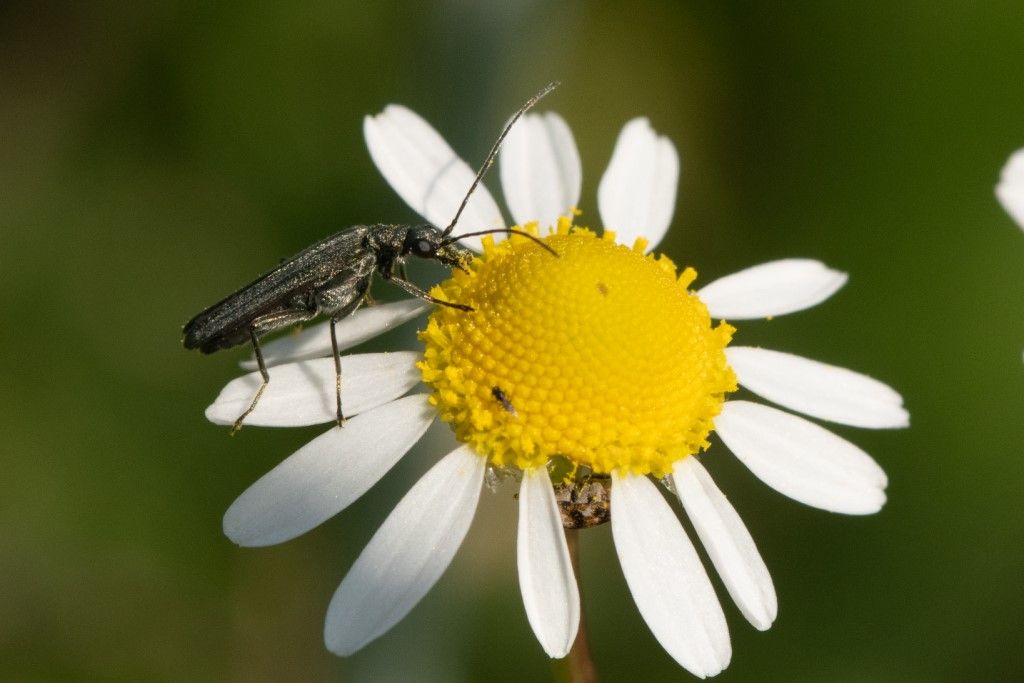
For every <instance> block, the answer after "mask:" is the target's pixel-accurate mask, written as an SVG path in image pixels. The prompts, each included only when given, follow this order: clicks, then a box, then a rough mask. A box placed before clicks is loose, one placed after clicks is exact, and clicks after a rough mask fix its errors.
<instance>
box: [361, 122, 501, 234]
mask: <svg viewBox="0 0 1024 683" xmlns="http://www.w3.org/2000/svg"><path fill="white" fill-rule="evenodd" d="M363 135H364V136H365V138H366V146H367V148H368V149H369V150H370V156H371V157H373V163H375V164H376V165H377V168H378V170H380V172H381V174H382V175H383V176H384V178H385V180H387V181H388V183H389V184H390V185H391V187H393V188H394V190H395V192H397V193H398V195H399V196H400V197H401V198H402V199H404V200H405V203H406V204H408V205H409V206H410V207H412V209H413V210H415V211H416V212H417V213H419V214H420V215H421V216H423V217H424V218H426V219H427V221H428V222H430V223H431V224H433V225H436V226H438V227H439V228H445V227H447V226H448V224H449V223H450V222H451V220H452V219H453V218H455V212H456V211H457V210H458V208H459V204H461V203H462V200H463V198H464V197H465V196H466V193H467V192H468V191H469V187H470V185H472V184H473V178H474V177H476V171H474V170H473V169H472V168H470V167H469V165H468V164H466V162H465V161H463V160H462V159H460V158H459V157H458V155H456V154H455V152H454V151H453V150H452V148H451V147H449V146H448V143H447V142H445V141H444V138H442V137H441V136H440V135H439V134H438V133H437V131H435V130H434V129H433V128H432V127H431V126H430V124H429V123H427V122H426V121H424V120H423V119H422V118H421V117H420V116H419V114H417V113H416V112H414V111H412V110H411V109H407V108H406V107H403V106H401V105H398V104H389V105H388V106H387V107H385V108H384V111H383V112H381V113H380V114H377V115H376V116H367V117H366V118H365V119H363ZM504 227H505V221H504V220H503V219H502V217H501V211H500V210H499V209H498V205H497V204H496V203H495V202H494V198H493V197H491V193H490V192H488V191H487V188H486V187H484V186H483V184H481V185H479V186H478V187H477V188H476V191H475V192H474V193H473V196H472V197H470V199H469V203H468V204H467V205H466V209H465V211H463V212H462V216H460V217H459V222H458V224H457V225H456V226H455V234H458V233H460V232H469V231H471V230H473V231H475V230H487V229H490V228H504ZM464 244H465V245H466V246H467V247H473V248H475V249H477V250H480V240H479V238H469V239H467V240H466V241H465V242H464Z"/></svg>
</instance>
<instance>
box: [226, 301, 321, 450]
mask: <svg viewBox="0 0 1024 683" xmlns="http://www.w3.org/2000/svg"><path fill="white" fill-rule="evenodd" d="M314 317H316V309H315V308H313V309H309V310H307V309H301V310H285V311H279V312H277V313H271V314H269V315H266V316H263V317H262V318H257V319H256V320H255V321H254V322H253V323H252V325H250V326H249V339H250V340H251V341H252V351H253V354H255V356H256V365H257V366H258V367H259V369H260V377H262V378H263V383H262V384H260V388H259V389H257V390H256V395H255V396H253V398H252V403H250V404H249V407H248V408H246V409H245V412H244V413H242V414H241V415H239V416H238V419H237V420H235V424H234V425H232V427H231V434H232V435H234V434H235V432H237V431H238V430H239V429H241V428H242V423H243V422H244V421H245V418H247V417H249V415H250V414H251V413H252V411H254V410H256V404H257V403H259V402H260V398H261V397H262V396H263V392H264V391H266V390H267V385H268V384H270V373H269V372H268V371H267V364H266V362H265V361H264V360H263V350H262V349H261V348H260V336H261V335H263V334H266V333H267V332H272V331H274V330H279V329H281V328H282V327H287V326H289V325H295V324H297V323H301V322H306V321H307V320H311V319H313V318H314Z"/></svg>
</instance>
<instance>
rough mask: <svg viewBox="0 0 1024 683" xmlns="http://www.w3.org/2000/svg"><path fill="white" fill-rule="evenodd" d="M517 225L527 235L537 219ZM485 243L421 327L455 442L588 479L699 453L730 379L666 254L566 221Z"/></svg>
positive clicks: (685, 281) (645, 470)
mask: <svg viewBox="0 0 1024 683" xmlns="http://www.w3.org/2000/svg"><path fill="white" fill-rule="evenodd" d="M524 229H525V230H528V231H530V232H531V233H532V234H535V235H536V234H537V228H536V225H534V224H530V225H527V226H526V227H525V228H524ZM544 241H545V243H546V244H547V245H548V246H550V247H551V248H552V249H553V250H554V251H555V252H556V253H557V257H556V256H554V255H552V254H551V253H550V252H549V251H546V250H544V249H542V248H540V246H539V245H537V244H536V243H534V242H533V241H531V240H529V239H526V238H524V237H519V236H513V237H512V238H511V239H509V240H506V241H504V242H501V243H499V244H495V243H494V241H493V240H490V239H488V240H485V242H484V253H483V254H482V255H481V256H479V257H477V258H476V259H475V260H474V261H473V262H472V263H471V264H470V265H469V266H468V268H467V270H466V272H461V271H455V273H454V274H453V276H452V278H451V279H449V280H448V281H446V282H444V283H442V284H441V285H438V286H437V287H435V288H434V290H433V292H432V294H433V295H434V296H437V297H438V298H441V299H443V300H446V301H452V302H457V303H460V304H467V305H469V306H472V308H473V310H472V311H469V312H467V311H461V310H458V309H455V308H451V307H447V306H439V307H437V308H436V309H435V311H434V312H433V314H432V315H431V316H430V319H429V321H428V323H427V328H426V329H425V330H424V331H422V332H421V333H420V338H421V339H422V341H423V342H424V343H425V346H426V349H425V351H424V357H423V360H422V361H421V362H420V363H419V368H420V370H421V372H422V376H423V380H424V382H426V383H427V384H428V385H429V386H430V387H431V388H432V389H433V393H432V395H431V397H430V401H431V403H432V404H433V405H434V406H435V407H436V408H437V410H438V413H439V414H440V416H441V418H442V419H443V420H445V421H446V422H448V423H450V424H451V425H452V427H453V429H454V431H455V435H456V437H457V438H458V439H459V440H460V441H463V442H465V443H468V444H470V445H472V446H473V447H474V448H475V449H476V451H477V452H478V453H480V454H481V455H484V456H486V457H487V458H489V459H490V460H491V462H492V463H494V464H495V465H498V466H514V467H518V468H520V469H528V468H533V467H541V466H544V465H546V464H547V463H548V461H549V460H550V459H551V458H554V457H556V456H562V457H564V458H566V459H568V460H569V461H570V462H571V463H572V464H573V465H574V470H575V467H579V466H584V467H586V468H588V469H589V470H591V471H593V472H595V473H597V474H610V473H611V472H613V471H615V472H622V473H626V472H628V473H633V474H654V475H656V476H662V475H665V474H667V473H669V472H670V471H671V469H672V463H674V462H675V461H677V460H679V459H681V458H684V457H686V456H688V455H691V454H693V453H696V452H698V451H700V450H702V449H704V448H707V446H708V441H707V437H708V434H709V433H710V431H711V430H712V428H713V419H714V417H715V416H716V415H717V414H718V413H719V411H720V410H721V406H722V402H723V400H724V397H725V394H726V393H727V392H731V391H735V390H736V378H735V375H734V374H733V372H732V370H731V369H730V368H729V366H728V364H727V363H726V358H725V352H724V351H725V346H726V345H727V344H728V343H729V341H730V339H731V337H732V333H733V332H734V329H733V328H732V327H731V326H729V325H728V324H726V323H720V324H719V325H717V326H712V323H711V318H710V316H709V314H708V311H707V308H706V307H705V306H704V304H703V303H702V302H701V300H700V299H699V298H698V297H697V295H696V294H695V293H694V292H692V291H690V290H689V289H688V286H689V285H690V284H691V283H692V282H693V280H694V279H695V278H696V276H697V273H696V272H695V271H694V270H693V269H692V268H687V269H685V270H684V271H683V272H682V274H677V269H676V266H675V264H674V263H673V262H672V261H671V260H670V259H668V258H667V257H665V256H654V255H645V254H644V248H645V246H646V242H645V241H644V240H637V242H636V244H634V245H633V247H632V248H629V247H626V246H623V245H619V244H616V243H615V241H614V234H612V233H610V232H605V233H604V235H603V236H600V237H599V236H597V235H596V234H595V233H593V232H591V231H590V230H587V229H585V228H578V227H573V226H572V225H571V223H570V221H569V220H568V219H563V220H562V221H561V222H560V224H559V226H558V229H557V231H556V232H555V233H554V234H551V235H548V236H547V237H546V238H544Z"/></svg>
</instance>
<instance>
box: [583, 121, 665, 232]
mask: <svg viewBox="0 0 1024 683" xmlns="http://www.w3.org/2000/svg"><path fill="white" fill-rule="evenodd" d="M678 185H679V154H678V153H677V152H676V147H675V145H673V144H672V141H671V140H669V139H668V138H666V137H664V136H659V135H658V134H657V133H655V132H654V129H653V128H651V124H650V122H649V121H648V120H647V119H645V118H638V119H633V120H632V121H630V122H628V123H627V124H626V125H625V126H623V128H622V132H621V133H619V139H618V141H617V142H616V143H615V151H614V152H613V153H612V160H611V161H610V162H609V163H608V169H607V170H606V171H605V172H604V176H603V177H602V178H601V184H600V186H598V188H597V205H598V208H599V209H600V210H601V220H602V222H603V223H604V227H605V228H606V229H608V230H614V231H615V237H616V239H617V240H618V241H619V242H620V243H621V244H625V245H632V244H633V241H634V240H635V239H636V238H637V237H646V238H647V239H648V240H649V241H650V244H648V245H647V248H648V250H650V249H653V248H654V247H656V246H657V245H658V243H659V242H661V239H662V238H663V237H664V236H665V233H666V232H668V226H669V225H670V224H671V223H672V214H673V213H674V211H675V206H676V190H677V187H678Z"/></svg>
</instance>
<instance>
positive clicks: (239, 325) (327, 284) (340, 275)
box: [182, 82, 558, 434]
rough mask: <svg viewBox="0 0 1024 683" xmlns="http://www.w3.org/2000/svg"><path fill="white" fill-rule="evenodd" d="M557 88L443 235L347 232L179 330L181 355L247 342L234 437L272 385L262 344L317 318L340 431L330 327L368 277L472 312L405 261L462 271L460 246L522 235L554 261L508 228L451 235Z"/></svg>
mask: <svg viewBox="0 0 1024 683" xmlns="http://www.w3.org/2000/svg"><path fill="white" fill-rule="evenodd" d="M556 87H558V82H554V83H551V84H549V85H548V86H546V87H545V88H544V89H542V90H541V91H540V92H538V93H537V94H536V95H534V96H533V97H531V98H530V99H529V100H527V102H526V104H524V105H523V106H522V107H520V108H519V109H518V110H517V111H516V113H515V114H513V115H512V117H511V118H510V119H509V121H508V123H506V124H505V127H504V128H503V129H502V131H501V134H500V135H499V136H498V139H497V140H496V141H495V143H494V145H493V146H492V147H491V150H490V152H488V154H487V158H486V159H485V160H484V163H483V164H482V165H481V166H480V170H479V171H477V174H476V177H475V178H474V179H473V182H472V184H471V185H470V186H469V190H468V192H466V196H465V197H464V198H463V200H462V203H461V204H460V205H459V208H458V210H457V211H456V212H455V217H454V218H452V221H451V223H449V224H448V227H446V228H445V229H444V230H442V229H440V228H438V227H436V226H434V225H430V224H419V225H395V224H386V223H378V224H374V225H356V226H352V227H350V228H347V229H345V230H342V231H340V232H337V233H335V234H333V235H331V236H329V237H326V238H324V239H322V240H320V241H319V242H317V243H316V244H313V245H312V246H310V247H307V248H306V249H304V250H303V251H301V252H299V253H298V254H296V255H295V256H293V257H291V258H289V259H285V260H284V261H282V262H281V264H280V265H278V266H277V267H276V268H274V269H273V270H271V271H270V272H268V273H266V274H264V275H262V276H261V277H259V278H258V279H256V280H255V281H253V282H251V283H249V284H248V285H246V286H245V287H242V288H241V289H239V290H238V291H236V292H235V293H233V294H230V295H228V296H227V297H225V298H223V299H221V300H220V301H218V302H217V303H215V304H213V305H212V306H210V307H209V308H207V309H205V310H203V311H202V312H201V313H199V314H198V315H196V316H195V317H194V318H192V319H191V320H190V321H188V322H187V323H185V326H184V327H183V328H182V337H183V338H182V343H183V344H184V346H185V348H186V349H199V350H200V351H202V352H203V353H214V352H215V351H220V350H221V349H228V348H231V347H234V346H238V345H240V344H245V343H247V342H248V343H251V344H252V348H253V353H254V354H255V356H256V363H257V365H258V366H259V371H260V376H261V377H262V378H263V383H262V384H261V385H260V387H259V389H257V390H256V395H255V396H254V397H253V399H252V402H251V403H250V404H249V407H248V408H247V409H246V410H245V412H243V413H242V414H241V415H239V416H238V419H237V420H235V423H234V426H233V427H232V429H231V432H232V434H233V433H235V432H236V431H238V430H239V429H241V427H242V422H243V421H244V420H245V418H246V417H248V415H249V414H250V413H252V411H253V410H255V408H256V404H257V403H259V400H260V397H261V396H262V395H263V392H264V391H266V388H267V384H269V383H270V373H269V372H268V371H267V365H266V363H265V362H264V360H263V352H262V351H261V349H260V338H261V337H262V336H264V335H265V334H267V333H270V332H273V331H275V330H279V329H282V328H285V327H290V326H292V325H296V324H298V323H303V322H307V321H309V320H312V319H313V318H316V317H318V316H328V317H329V320H330V329H331V349H332V352H333V355H334V374H335V403H336V406H337V423H338V426H339V427H340V426H341V425H342V424H343V423H344V421H345V416H344V413H343V412H342V409H341V356H340V354H339V352H338V343H337V337H336V333H335V325H337V323H338V321H339V320H341V319H342V318H345V317H346V316H349V315H351V314H352V313H354V312H355V311H356V309H358V308H359V307H360V306H361V305H362V304H363V303H364V302H365V301H366V299H367V295H368V292H369V289H370V282H371V281H372V279H373V275H374V273H376V274H377V275H379V276H380V277H381V278H382V279H384V280H386V281H388V282H392V283H394V284H395V285H397V286H398V287H400V288H401V289H403V290H405V291H406V292H407V293H408V294H411V295H412V296H415V297H419V298H420V299H424V300H426V301H429V302H431V303H435V304H439V305H442V306H450V307H452V308H456V309H459V310H462V311H472V310H473V309H472V307H470V306H467V305H465V304H460V303H455V302H450V301H442V300H440V299H437V298H435V297H433V296H431V295H430V294H428V293H427V292H426V291H424V290H423V289H421V288H420V287H418V286H417V285H415V284H414V283H412V282H410V281H409V280H408V278H407V277H406V273H405V260H406V258H408V257H410V256H415V257H417V258H422V259H430V260H434V261H439V262H440V263H443V264H444V265H447V266H449V267H452V268H460V269H462V270H465V269H466V266H467V265H468V264H469V262H470V261H471V260H472V258H473V256H474V254H473V252H471V251H470V250H469V249H467V248H466V247H464V246H462V245H460V244H458V240H460V239H462V238H464V237H473V236H477V235H484V234H490V233H496V232H504V233H515V234H520V235H523V236H524V237H527V238H529V239H531V240H533V241H534V242H536V243H537V244H539V245H540V246H541V247H543V248H544V249H546V250H548V251H549V252H551V253H552V254H553V255H555V256H557V255H558V254H557V253H555V251H554V250H553V249H551V247H549V246H548V245H546V244H544V243H543V242H541V241H540V239H538V238H536V237H534V236H533V235H530V234H528V233H526V232H522V231H520V230H516V229H514V228H498V229H493V230H482V231H477V232H469V233H463V234H461V235H452V234H451V232H452V230H453V229H454V227H455V224H456V223H458V221H459V216H461V215H462V211H463V210H464V209H465V208H466V204H467V203H468V202H469V198H470V197H471V196H472V195H473V192H474V190H476V188H477V185H479V184H480V181H481V180H482V179H483V177H484V174H486V173H487V170H488V169H489V168H490V167H491V165H493V163H494V159H495V158H496V156H497V154H498V150H499V148H500V147H501V143H502V141H504V139H505V137H506V136H507V135H508V133H509V131H510V130H511V129H512V126H513V125H514V124H515V122H516V121H518V120H519V118H520V117H521V116H522V115H523V114H524V113H526V111H527V110H529V109H530V108H531V107H533V105H535V104H536V103H537V102H538V101H539V100H540V99H541V98H542V97H544V96H545V95H547V94H548V93H549V92H551V91H552V90H554V89H555V88H556Z"/></svg>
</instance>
